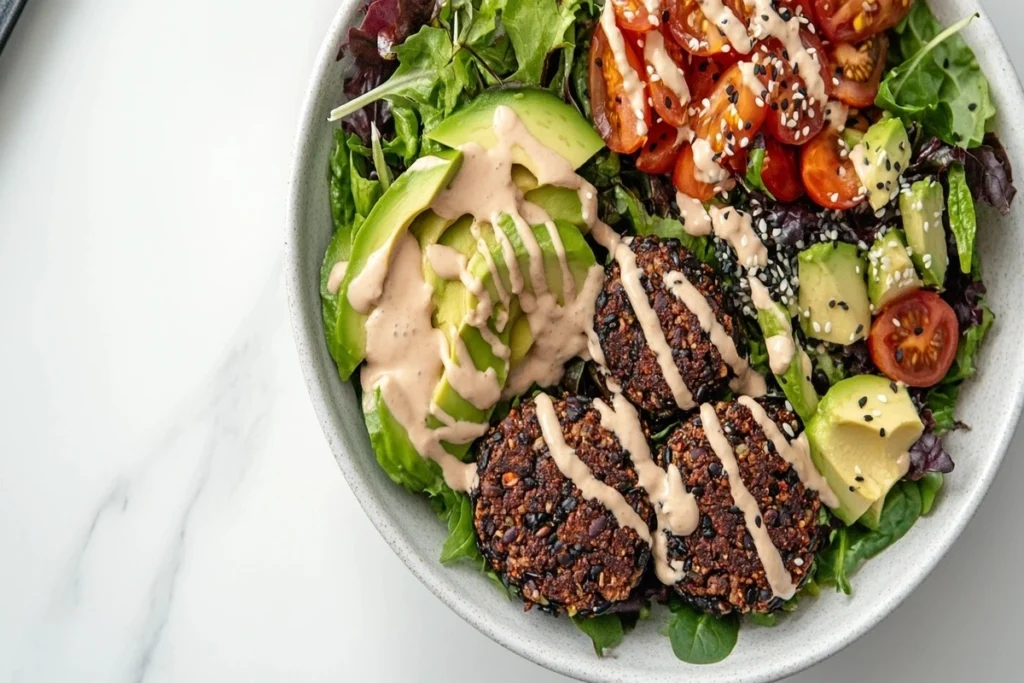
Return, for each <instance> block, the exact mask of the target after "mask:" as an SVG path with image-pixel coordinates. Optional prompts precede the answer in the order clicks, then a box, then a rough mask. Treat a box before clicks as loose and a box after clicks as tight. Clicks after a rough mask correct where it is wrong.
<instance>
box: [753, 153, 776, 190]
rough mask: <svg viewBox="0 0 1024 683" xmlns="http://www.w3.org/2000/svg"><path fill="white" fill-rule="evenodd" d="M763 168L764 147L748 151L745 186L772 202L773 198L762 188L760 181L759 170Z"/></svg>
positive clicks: (762, 181)
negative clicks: (752, 188) (756, 190)
mask: <svg viewBox="0 0 1024 683" xmlns="http://www.w3.org/2000/svg"><path fill="white" fill-rule="evenodd" d="M763 168H764V147H755V148H754V149H752V150H750V157H749V158H748V159H747V184H748V185H750V186H751V187H754V188H756V189H758V190H760V191H761V192H764V193H765V194H766V195H768V198H769V199H771V200H772V201H773V202H774V201H775V196H774V195H773V194H772V193H771V192H769V191H768V188H767V187H765V186H764V180H762V179H761V170H762V169H763Z"/></svg>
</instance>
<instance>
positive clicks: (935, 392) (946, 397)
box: [924, 383, 960, 435]
mask: <svg viewBox="0 0 1024 683" xmlns="http://www.w3.org/2000/svg"><path fill="white" fill-rule="evenodd" d="M959 395H960V384H959V383H955V384H943V385H940V386H937V387H935V388H934V389H931V390H930V391H929V392H928V394H927V395H926V396H925V399H924V407H925V408H927V409H928V410H930V411H931V413H932V420H934V421H935V434H936V435H942V434H945V433H946V432H951V431H953V430H954V429H956V418H955V417H954V416H953V410H954V409H955V408H956V400H957V397H958V396H959Z"/></svg>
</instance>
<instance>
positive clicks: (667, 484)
mask: <svg viewBox="0 0 1024 683" xmlns="http://www.w3.org/2000/svg"><path fill="white" fill-rule="evenodd" d="M594 407H595V408H596V409H597V412H598V413H600V415H601V426H602V427H604V428H605V429H607V430H608V431H610V432H611V433H612V434H614V435H615V437H616V438H617V439H618V440H619V444H620V445H621V446H622V448H623V450H625V451H626V452H628V453H629V459H630V461H631V462H632V463H633V468H634V469H635V470H636V475H637V481H638V483H639V484H640V487H641V488H642V489H643V490H644V491H645V492H646V493H647V496H648V498H650V500H651V505H653V506H654V512H655V514H656V515H657V518H658V530H657V532H656V533H655V535H654V538H653V541H652V544H651V549H652V554H653V555H654V561H655V570H656V572H657V574H658V578H659V579H660V580H661V582H662V583H665V584H673V583H676V582H678V581H679V580H680V579H682V578H683V571H682V563H675V564H678V565H679V566H673V563H670V562H669V559H668V537H667V535H666V534H673V535H676V536H689V535H690V534H692V533H693V531H694V530H695V529H696V528H697V524H698V523H699V522H700V511H699V510H698V509H697V500H696V499H695V498H694V497H693V495H692V494H690V493H689V492H688V491H687V490H686V486H685V485H684V484H683V477H682V474H681V473H680V472H679V468H678V467H676V466H675V465H674V464H671V463H670V464H669V466H668V469H667V470H663V469H662V468H661V467H659V466H658V464H657V463H656V462H654V459H653V458H652V457H651V448H650V446H649V445H648V444H647V438H646V437H645V436H644V432H643V428H642V426H641V425H640V416H639V414H638V413H637V412H636V408H634V407H633V404H632V403H630V402H629V401H628V400H626V398H625V397H624V396H623V395H622V394H619V393H616V394H614V395H613V396H612V407H609V406H608V404H607V403H605V402H604V401H602V400H601V399H594Z"/></svg>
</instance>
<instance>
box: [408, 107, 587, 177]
mask: <svg viewBox="0 0 1024 683" xmlns="http://www.w3.org/2000/svg"><path fill="white" fill-rule="evenodd" d="M502 106H504V107H509V108H510V109H512V110H513V111H514V112H515V113H516V115H517V116H518V117H519V119H520V120H521V121H522V122H523V125H525V126H526V128H527V130H529V131H530V133H531V134H532V135H533V136H534V137H535V138H537V140H538V141H540V142H541V144H543V145H544V146H545V147H547V148H549V149H551V150H552V151H554V152H557V153H558V154H559V155H561V156H562V157H563V158H565V159H566V160H568V161H569V163H571V164H572V166H573V168H579V167H580V166H582V165H583V164H584V163H585V162H586V161H587V159H589V158H590V157H592V156H594V155H595V154H596V153H597V151H598V150H600V149H601V148H602V147H604V142H602V140H601V136H600V135H598V134H597V132H595V131H594V129H593V127H591V125H590V123H589V122H588V121H587V120H586V119H585V118H583V117H582V116H581V115H580V114H579V112H577V111H576V110H575V109H573V108H572V107H571V106H570V105H568V104H566V103H565V102H563V101H562V99H561V98H560V97H558V95H556V94H555V93H553V92H551V91H550V90H546V89H544V88H533V87H513V88H495V89H492V90H488V91H486V92H483V93H481V94H480V95H478V96H477V97H475V98H473V100H471V101H470V102H469V103H468V104H466V105H465V106H464V107H462V108H461V109H459V110H458V111H456V112H455V113H454V114H452V115H451V116H449V117H448V118H446V119H445V120H444V121H442V122H441V124H440V125H438V126H437V127H436V128H434V129H433V130H431V131H430V132H428V133H427V134H426V135H427V137H428V138H430V139H431V140H435V141H437V142H440V143H441V144H443V145H447V146H448V147H458V146H459V145H464V144H466V143H468V142H475V143H477V144H479V145H481V146H483V147H486V148H491V147H494V145H496V144H497V142H498V140H497V137H496V136H495V134H494V127H493V126H494V112H495V110H496V109H497V108H498V107H502ZM512 160H513V161H514V162H515V163H517V164H522V165H523V166H526V167H527V168H530V169H533V168H534V166H533V163H532V161H531V160H530V159H528V158H527V157H526V155H525V154H524V153H523V151H522V150H521V149H519V148H516V149H514V150H513V151H512Z"/></svg>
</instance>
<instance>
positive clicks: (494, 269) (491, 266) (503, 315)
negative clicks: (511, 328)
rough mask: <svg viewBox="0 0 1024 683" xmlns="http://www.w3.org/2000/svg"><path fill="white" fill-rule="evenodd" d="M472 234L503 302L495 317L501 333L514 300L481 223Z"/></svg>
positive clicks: (497, 327)
mask: <svg viewBox="0 0 1024 683" xmlns="http://www.w3.org/2000/svg"><path fill="white" fill-rule="evenodd" d="M470 234H471V235H473V238H474V239H475V240H476V250H477V252H478V253H480V254H482V255H483V258H484V262H485V263H486V264H487V270H488V271H489V272H490V275H491V284H492V285H493V286H494V291H495V293H497V295H498V301H500V302H501V310H500V311H499V312H498V315H497V316H495V320H494V326H495V329H497V330H498V331H499V332H500V331H501V330H504V329H505V325H506V324H508V308H509V304H510V303H511V302H512V299H511V297H510V296H509V294H508V290H507V289H505V281H504V280H503V279H502V277H501V272H499V271H498V264H496V263H495V262H494V257H493V256H491V249H490V246H489V245H488V244H487V240H485V239H484V237H483V234H482V233H481V232H480V223H478V222H476V221H474V222H473V225H472V226H471V227H470ZM488 331H489V330H488ZM488 343H490V342H488ZM491 346H492V347H493V346H494V344H491ZM495 355H498V354H495Z"/></svg>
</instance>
